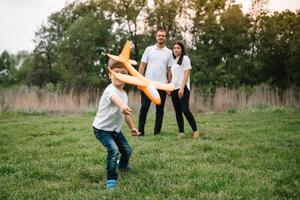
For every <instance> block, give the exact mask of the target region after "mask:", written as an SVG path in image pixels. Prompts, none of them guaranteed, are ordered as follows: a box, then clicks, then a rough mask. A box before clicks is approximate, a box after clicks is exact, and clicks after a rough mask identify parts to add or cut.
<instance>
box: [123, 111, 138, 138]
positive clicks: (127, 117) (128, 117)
mask: <svg viewBox="0 0 300 200" xmlns="http://www.w3.org/2000/svg"><path fill="white" fill-rule="evenodd" d="M125 121H126V123H127V125H128V127H129V128H130V133H131V135H132V136H137V135H139V134H140V133H139V131H138V130H137V129H136V128H135V126H134V123H133V120H132V117H131V115H125Z"/></svg>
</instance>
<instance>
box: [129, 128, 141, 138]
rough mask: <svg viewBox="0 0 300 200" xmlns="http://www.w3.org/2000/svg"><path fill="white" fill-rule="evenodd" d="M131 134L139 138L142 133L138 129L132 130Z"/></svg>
mask: <svg viewBox="0 0 300 200" xmlns="http://www.w3.org/2000/svg"><path fill="white" fill-rule="evenodd" d="M130 133H131V135H132V136H138V135H139V134H140V132H139V131H138V130H137V129H136V128H133V129H131V131H130Z"/></svg>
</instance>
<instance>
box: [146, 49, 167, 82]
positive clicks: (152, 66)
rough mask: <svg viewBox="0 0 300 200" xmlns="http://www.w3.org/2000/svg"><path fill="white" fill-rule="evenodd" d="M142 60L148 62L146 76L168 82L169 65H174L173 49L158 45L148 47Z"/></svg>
mask: <svg viewBox="0 0 300 200" xmlns="http://www.w3.org/2000/svg"><path fill="white" fill-rule="evenodd" d="M141 62H143V63H146V64H147V68H146V73H145V77H146V78H148V79H150V80H152V81H157V82H160V83H168V79H167V72H168V67H170V66H171V65H172V51H171V50H170V49H168V48H167V47H163V48H158V47H157V46H156V45H153V46H149V47H147V48H146V50H145V52H144V54H143V57H142V60H141Z"/></svg>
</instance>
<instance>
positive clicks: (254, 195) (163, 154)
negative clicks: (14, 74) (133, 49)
mask: <svg viewBox="0 0 300 200" xmlns="http://www.w3.org/2000/svg"><path fill="white" fill-rule="evenodd" d="M153 115H154V114H153V113H149V115H148V121H147V126H146V131H147V132H146V136H145V137H130V136H127V138H128V141H129V143H130V145H131V147H132V148H133V151H134V153H133V156H132V158H131V160H130V164H131V166H132V167H133V169H132V171H131V172H129V173H121V174H120V175H119V182H118V187H117V188H116V189H115V190H113V191H107V190H106V189H105V178H106V175H105V162H106V161H105V160H106V152H105V149H104V148H103V147H102V145H100V143H98V141H97V140H96V139H95V137H94V135H93V132H92V128H91V123H92V120H93V118H94V115H92V114H83V115H50V114H45V113H32V114H26V113H1V114H0V199H38V200H40V199H126V200H128V199H153V200H160V199H299V197H300V183H299V182H300V113H299V112H291V111H285V110H276V111H272V110H271V111H268V112H243V113H223V114H212V113H211V114H199V115H196V121H197V124H198V127H199V129H200V131H201V132H203V133H204V135H203V136H202V138H201V139H199V140H193V139H191V130H190V128H189V126H188V125H187V124H186V134H187V137H186V138H183V139H176V135H177V126H176V121H175V116H174V115H173V114H172V113H166V115H165V118H164V124H163V134H162V135H160V136H153V134H152V130H153V124H154V118H153ZM135 117H136V116H135ZM135 121H136V118H135ZM123 130H124V132H128V129H127V128H125V129H123Z"/></svg>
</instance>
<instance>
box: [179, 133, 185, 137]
mask: <svg viewBox="0 0 300 200" xmlns="http://www.w3.org/2000/svg"><path fill="white" fill-rule="evenodd" d="M184 137H185V134H184V133H179V134H178V135H177V138H184Z"/></svg>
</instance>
